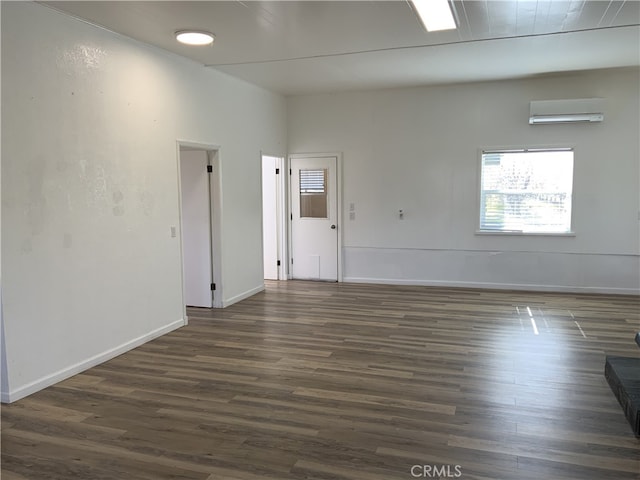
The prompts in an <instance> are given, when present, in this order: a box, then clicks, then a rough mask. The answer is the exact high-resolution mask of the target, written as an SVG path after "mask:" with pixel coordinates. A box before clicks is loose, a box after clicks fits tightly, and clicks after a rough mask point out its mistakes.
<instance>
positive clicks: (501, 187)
mask: <svg viewBox="0 0 640 480" xmlns="http://www.w3.org/2000/svg"><path fill="white" fill-rule="evenodd" d="M572 187H573V149H570V148H562V149H544V150H543V149H535V150H534V149H522V150H493V151H483V152H482V165H481V180H480V232H517V233H551V234H563V233H570V232H571V194H572Z"/></svg>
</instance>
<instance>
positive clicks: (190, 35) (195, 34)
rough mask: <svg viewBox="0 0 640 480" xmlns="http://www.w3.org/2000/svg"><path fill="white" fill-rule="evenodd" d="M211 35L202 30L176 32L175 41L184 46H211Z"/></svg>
mask: <svg viewBox="0 0 640 480" xmlns="http://www.w3.org/2000/svg"><path fill="white" fill-rule="evenodd" d="M213 38H214V37H213V33H210V32H205V31H204V30H178V31H177V32H176V40H178V41H179V42H180V43H184V44H185V45H211V44H212V43H213Z"/></svg>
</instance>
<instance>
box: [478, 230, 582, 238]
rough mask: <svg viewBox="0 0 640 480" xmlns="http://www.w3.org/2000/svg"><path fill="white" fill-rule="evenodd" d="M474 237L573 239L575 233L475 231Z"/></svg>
mask: <svg viewBox="0 0 640 480" xmlns="http://www.w3.org/2000/svg"><path fill="white" fill-rule="evenodd" d="M476 235H499V236H505V235H506V236H514V237H575V236H576V232H562V233H555V232H521V231H517V230H511V231H509V230H505V231H499V230H476Z"/></svg>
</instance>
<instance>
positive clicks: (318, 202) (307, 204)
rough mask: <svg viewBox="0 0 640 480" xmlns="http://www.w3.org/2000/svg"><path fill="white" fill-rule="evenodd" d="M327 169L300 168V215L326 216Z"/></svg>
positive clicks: (311, 216) (309, 216) (303, 216)
mask: <svg viewBox="0 0 640 480" xmlns="http://www.w3.org/2000/svg"><path fill="white" fill-rule="evenodd" d="M327 200H328V196H327V170H326V169H318V170H300V217H302V218H327V212H328V208H327Z"/></svg>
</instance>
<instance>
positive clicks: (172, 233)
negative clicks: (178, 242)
mask: <svg viewBox="0 0 640 480" xmlns="http://www.w3.org/2000/svg"><path fill="white" fill-rule="evenodd" d="M171 238H176V227H173V226H172V227H171Z"/></svg>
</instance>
